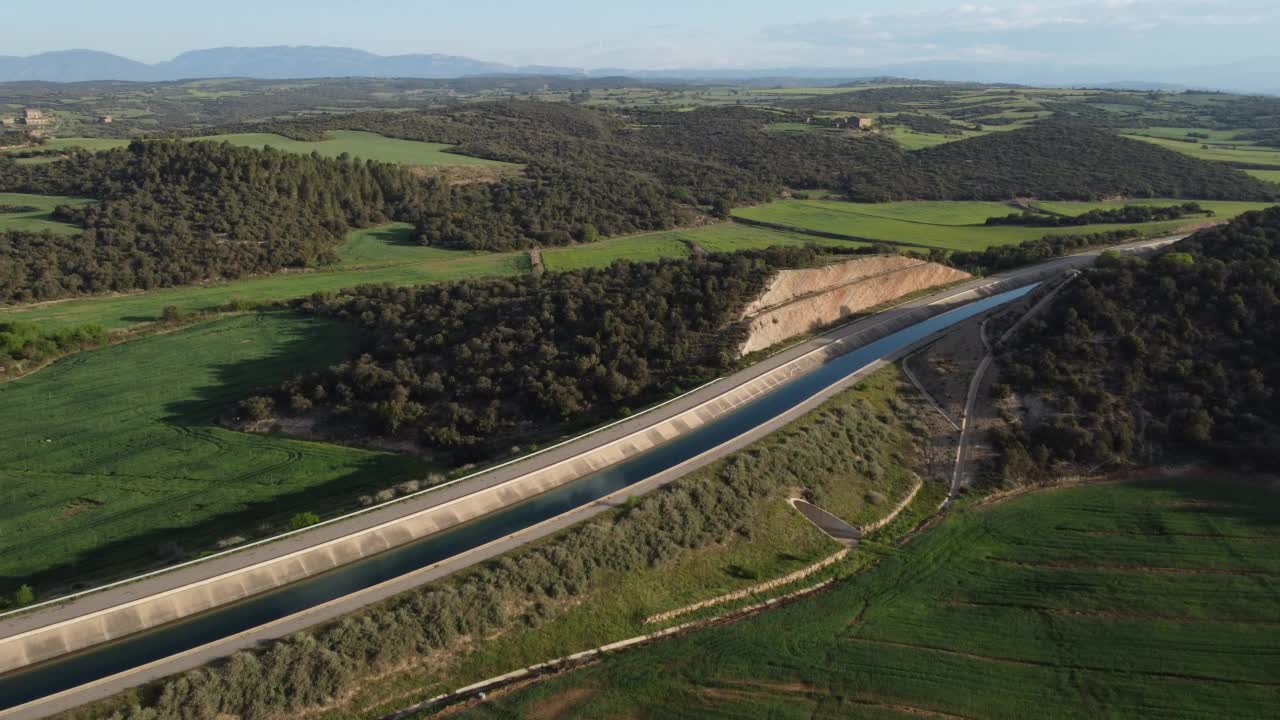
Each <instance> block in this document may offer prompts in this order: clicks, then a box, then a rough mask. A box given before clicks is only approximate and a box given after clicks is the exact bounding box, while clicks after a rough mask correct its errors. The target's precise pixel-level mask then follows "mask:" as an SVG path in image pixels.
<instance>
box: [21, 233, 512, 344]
mask: <svg viewBox="0 0 1280 720" xmlns="http://www.w3.org/2000/svg"><path fill="white" fill-rule="evenodd" d="M424 249H426V248H424ZM436 252H439V251H436ZM528 270H529V260H528V255H527V254H525V253H504V254H491V255H473V254H471V253H468V252H461V253H459V257H457V258H456V259H448V260H440V259H437V260H427V261H424V262H420V263H405V264H399V265H381V266H374V267H368V268H354V269H349V270H341V269H335V270H317V271H311V272H296V273H281V274H277V275H270V276H264V277H256V278H248V279H244V280H233V281H231V282H225V283H216V284H210V285H197V286H190V287H178V288H168V289H164V290H153V291H149V292H145V293H135V294H129V295H113V296H103V297H87V298H77V299H74V300H66V301H62V302H55V303H47V304H43V305H34V306H26V307H19V308H13V309H9V310H0V320H23V321H27V322H34V323H37V324H39V325H40V326H41V327H48V328H64V327H74V326H76V325H83V324H85V323H97V324H100V325H102V326H103V327H106V328H108V329H114V328H125V327H129V326H132V325H137V324H139V323H148V322H153V321H155V320H158V319H160V315H161V312H162V311H163V310H164V308H165V306H167V305H175V306H177V307H179V308H181V309H182V310H186V311H190V312H204V311H209V310H216V309H218V308H220V307H223V306H225V305H226V304H227V303H229V302H231V301H232V300H241V301H245V302H266V301H271V300H287V299H290V298H298V297H304V296H306V295H310V294H311V293H314V292H319V291H336V290H342V289H343V288H349V287H355V286H356V285H363V284H381V283H390V284H393V285H421V284H425V283H433V282H441V281H443V280H457V279H461V278H473V277H498V276H504V275H515V274H518V273H521V272H528Z"/></svg>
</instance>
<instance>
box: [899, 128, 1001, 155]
mask: <svg viewBox="0 0 1280 720" xmlns="http://www.w3.org/2000/svg"><path fill="white" fill-rule="evenodd" d="M886 134H887V135H888V136H889V137H890V138H892V139H893V140H894V142H897V143H898V144H899V145H901V146H902V147H904V148H906V149H907V150H923V149H924V148H930V147H933V146H935V145H942V144H944V143H949V142H955V141H957V140H966V139H968V138H971V137H978V136H980V135H986V133H985V132H975V131H972V130H966V131H964V132H963V133H961V134H958V135H944V134H942V133H926V132H919V131H917V130H908V129H907V128H904V127H895V128H891V129H889V130H887V131H886Z"/></svg>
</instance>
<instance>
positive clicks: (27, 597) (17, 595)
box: [13, 585, 36, 607]
mask: <svg viewBox="0 0 1280 720" xmlns="http://www.w3.org/2000/svg"><path fill="white" fill-rule="evenodd" d="M35 601H36V591H35V590H34V589H32V587H31V586H30V585H23V586H22V587H19V588H18V589H17V590H16V591H14V593H13V605H14V607H26V606H27V605H30V604H31V603H33V602H35Z"/></svg>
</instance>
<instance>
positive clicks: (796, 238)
mask: <svg viewBox="0 0 1280 720" xmlns="http://www.w3.org/2000/svg"><path fill="white" fill-rule="evenodd" d="M665 237H674V238H675V239H677V240H681V241H685V240H687V241H689V242H693V243H697V244H698V245H699V246H701V247H702V248H703V249H704V250H706V251H708V252H737V251H738V250H763V249H764V248H769V247H775V246H779V245H782V246H787V247H803V246H805V245H818V246H820V247H837V248H850V247H855V248H856V247H866V243H860V242H856V241H852V240H834V239H830V238H820V237H814V236H812V235H801V234H799V233H787V232H779V231H777V230H770V229H768V228H761V227H752V226H750V225H740V224H735V223H717V224H715V225H704V226H703V227H699V228H694V229H692V230H672V231H669V232H665V233H653V234H650V235H640V236H637V238H665Z"/></svg>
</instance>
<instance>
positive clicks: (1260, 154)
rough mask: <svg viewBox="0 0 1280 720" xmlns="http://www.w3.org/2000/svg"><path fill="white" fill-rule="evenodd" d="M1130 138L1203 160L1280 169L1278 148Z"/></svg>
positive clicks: (1140, 137)
mask: <svg viewBox="0 0 1280 720" xmlns="http://www.w3.org/2000/svg"><path fill="white" fill-rule="evenodd" d="M1129 137H1133V138H1137V139H1139V140H1143V141H1146V142H1149V143H1153V144H1156V145H1159V146H1161V147H1164V148H1168V149H1169V150H1175V151H1177V152H1180V153H1182V154H1184V155H1190V156H1191V157H1194V158H1199V159H1201V160H1216V161H1219V162H1242V163H1251V164H1255V165H1274V166H1275V168H1276V169H1280V149H1277V148H1267V147H1263V146H1258V145H1249V144H1247V143H1239V144H1234V145H1228V146H1224V145H1221V144H1217V143H1208V144H1206V143H1204V142H1182V141H1179V140H1168V139H1164V138H1156V137H1144V136H1140V135H1130V136H1129Z"/></svg>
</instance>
